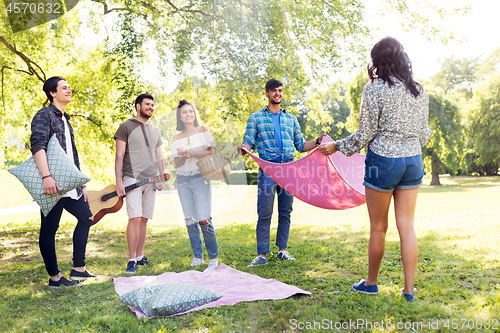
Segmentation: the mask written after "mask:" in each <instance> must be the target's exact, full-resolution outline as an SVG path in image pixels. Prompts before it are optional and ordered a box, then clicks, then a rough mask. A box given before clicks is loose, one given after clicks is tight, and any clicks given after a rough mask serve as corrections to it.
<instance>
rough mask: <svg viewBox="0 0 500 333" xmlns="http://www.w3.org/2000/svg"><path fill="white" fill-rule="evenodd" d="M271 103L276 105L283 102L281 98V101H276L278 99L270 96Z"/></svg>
mask: <svg viewBox="0 0 500 333" xmlns="http://www.w3.org/2000/svg"><path fill="white" fill-rule="evenodd" d="M269 103H271V104H274V105H280V104H281V99H280V100H279V102H276V101H275V100H274V98H270V99H269Z"/></svg>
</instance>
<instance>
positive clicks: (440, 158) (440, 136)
mask: <svg viewBox="0 0 500 333" xmlns="http://www.w3.org/2000/svg"><path fill="white" fill-rule="evenodd" d="M428 94H429V126H430V127H431V129H432V134H431V137H430V138H429V143H428V144H427V145H426V146H425V147H424V148H423V150H422V155H423V156H424V160H425V161H426V164H427V166H428V167H430V169H431V173H432V180H431V185H441V182H440V181H439V174H440V173H445V172H449V173H451V174H455V173H457V171H458V169H459V168H464V164H463V163H462V164H461V161H462V158H463V156H464V150H465V134H464V129H463V127H462V124H461V117H460V112H459V110H458V108H457V107H456V106H455V105H453V103H451V102H450V101H448V100H447V99H445V98H444V97H443V96H440V95H437V94H435V93H432V92H429V93H428Z"/></svg>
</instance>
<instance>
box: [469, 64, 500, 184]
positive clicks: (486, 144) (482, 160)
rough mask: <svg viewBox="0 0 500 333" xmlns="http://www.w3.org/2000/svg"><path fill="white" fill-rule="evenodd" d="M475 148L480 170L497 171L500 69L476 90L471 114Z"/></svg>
mask: <svg viewBox="0 0 500 333" xmlns="http://www.w3.org/2000/svg"><path fill="white" fill-rule="evenodd" d="M469 127H470V136H471V141H472V144H473V151H474V152H475V153H476V154H477V161H476V162H475V163H476V165H477V166H478V167H479V172H481V173H483V172H484V173H485V174H488V175H496V174H497V173H498V168H499V165H500V145H499V142H500V73H499V71H498V70H497V72H496V73H495V74H494V75H491V76H490V77H489V79H487V80H486V81H484V82H482V83H481V84H480V85H479V86H478V87H477V89H476V90H475V91H474V97H473V98H472V104H471V107H470V118H469Z"/></svg>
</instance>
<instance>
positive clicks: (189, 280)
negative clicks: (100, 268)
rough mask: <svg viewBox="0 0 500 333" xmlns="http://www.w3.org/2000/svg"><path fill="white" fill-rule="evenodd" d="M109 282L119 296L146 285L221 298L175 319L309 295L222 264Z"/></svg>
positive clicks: (143, 316) (140, 314)
mask: <svg viewBox="0 0 500 333" xmlns="http://www.w3.org/2000/svg"><path fill="white" fill-rule="evenodd" d="M113 281H114V283H115V291H116V293H117V294H118V295H120V296H121V295H123V294H125V293H127V292H129V291H132V290H134V289H136V288H139V287H143V286H145V285H148V284H160V283H182V284H189V285H193V286H198V287H203V288H207V289H210V290H213V291H215V292H217V293H219V294H221V295H223V296H222V298H220V299H219V300H217V301H215V302H211V303H207V304H204V305H202V306H199V307H196V308H193V309H191V310H188V311H184V312H181V313H176V315H178V314H183V313H187V312H191V311H197V310H201V309H204V308H213V307H216V306H220V305H234V304H236V303H239V302H250V301H257V300H277V299H284V298H288V297H290V296H292V295H295V294H305V295H311V292H309V291H305V290H302V289H300V288H297V287H295V286H291V285H288V284H286V283H282V282H279V281H276V280H274V279H264V278H261V277H260V276H257V275H253V274H249V273H245V272H241V271H238V270H237V269H234V268H231V267H228V266H226V265H224V264H220V265H219V267H218V268H216V269H205V270H204V271H203V272H200V271H196V270H189V271H185V272H181V273H174V272H168V273H163V274H161V275H158V276H133V277H118V278H114V279H113ZM130 309H131V310H132V311H133V312H134V313H135V314H136V315H137V317H138V318H145V317H146V316H145V315H144V314H143V313H142V312H141V311H140V310H137V309H134V308H130Z"/></svg>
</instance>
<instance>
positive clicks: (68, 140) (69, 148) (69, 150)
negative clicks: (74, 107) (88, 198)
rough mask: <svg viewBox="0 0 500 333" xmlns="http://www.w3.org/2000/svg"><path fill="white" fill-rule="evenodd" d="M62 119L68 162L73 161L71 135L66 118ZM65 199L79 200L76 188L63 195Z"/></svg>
mask: <svg viewBox="0 0 500 333" xmlns="http://www.w3.org/2000/svg"><path fill="white" fill-rule="evenodd" d="M62 119H63V123H64V136H65V137H66V155H68V157H69V158H70V160H72V161H74V158H73V145H72V144H71V134H70V132H69V125H68V120H66V117H64V115H63V116H62ZM73 163H74V162H73ZM66 197H69V198H71V199H73V200H78V199H79V198H80V197H79V196H78V192H77V191H76V188H75V189H73V190H71V191H68V192H66V193H64V195H63V198H66Z"/></svg>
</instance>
